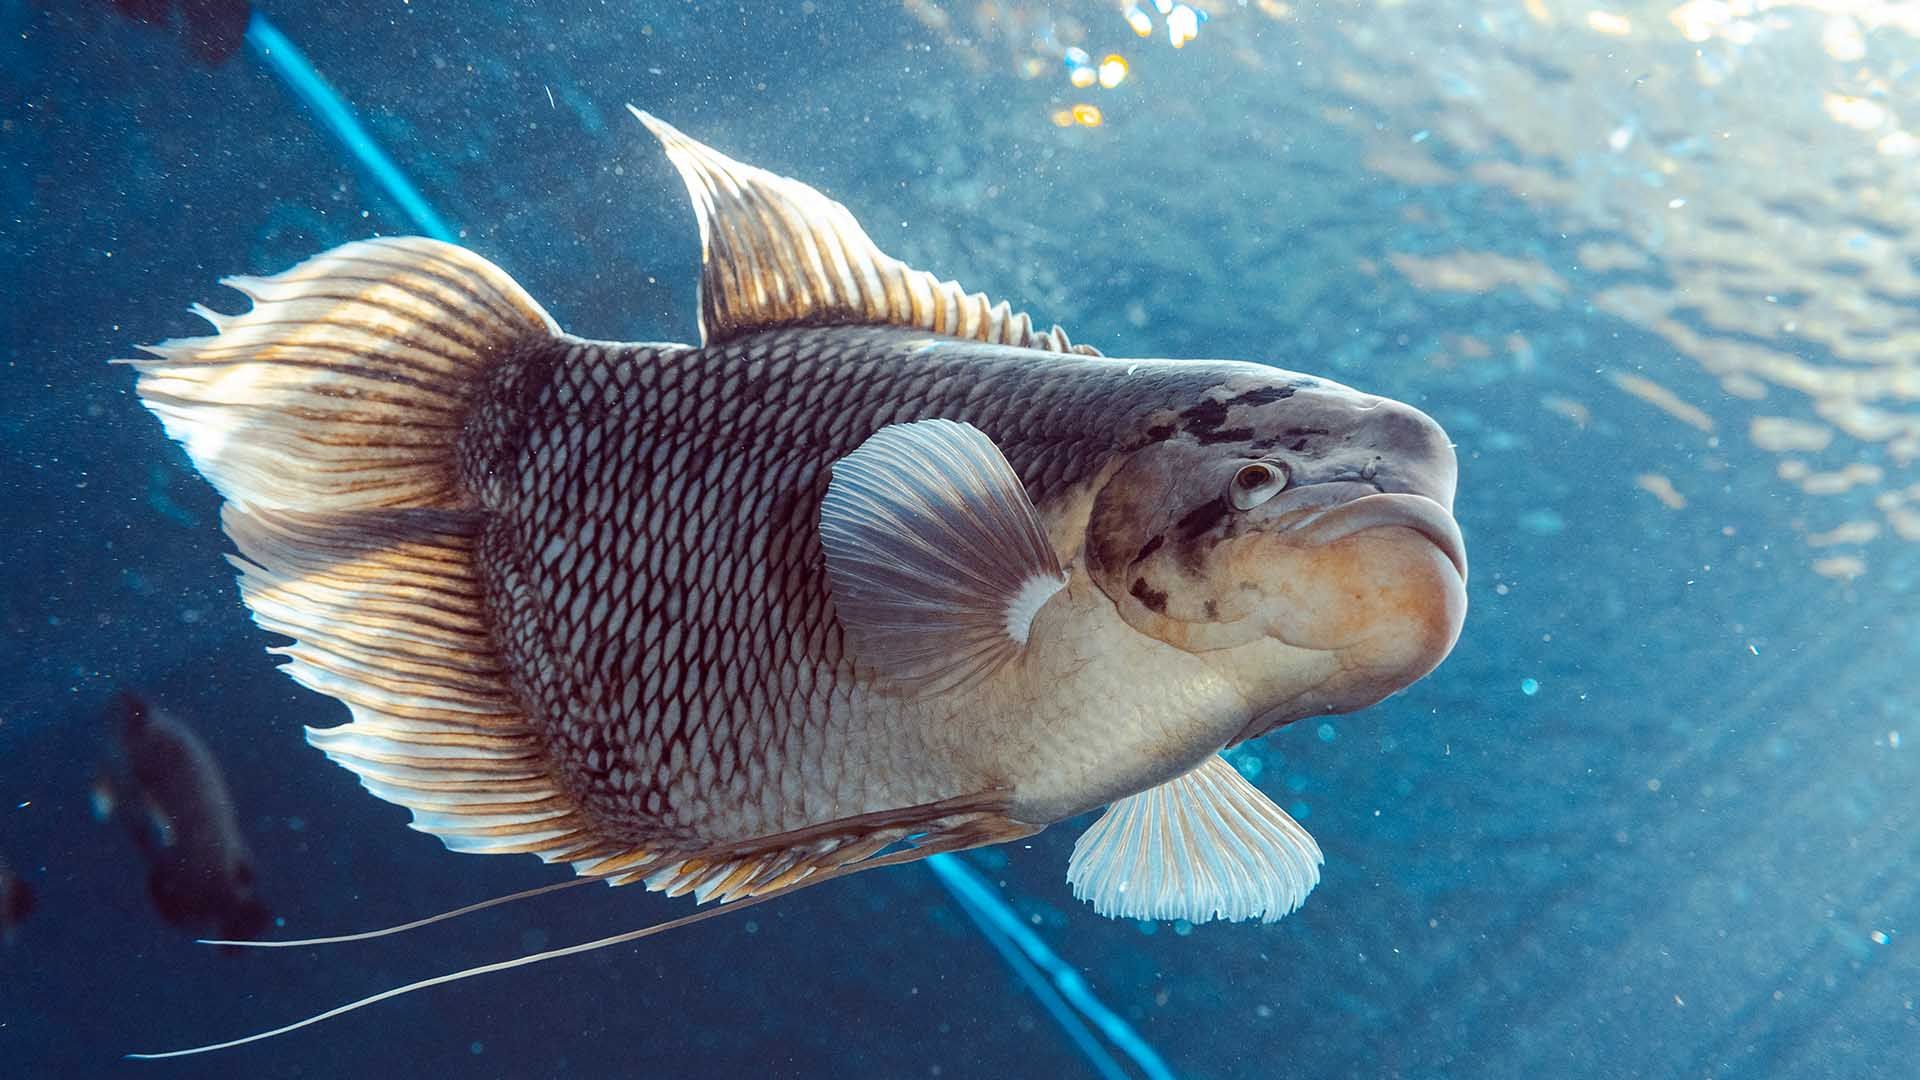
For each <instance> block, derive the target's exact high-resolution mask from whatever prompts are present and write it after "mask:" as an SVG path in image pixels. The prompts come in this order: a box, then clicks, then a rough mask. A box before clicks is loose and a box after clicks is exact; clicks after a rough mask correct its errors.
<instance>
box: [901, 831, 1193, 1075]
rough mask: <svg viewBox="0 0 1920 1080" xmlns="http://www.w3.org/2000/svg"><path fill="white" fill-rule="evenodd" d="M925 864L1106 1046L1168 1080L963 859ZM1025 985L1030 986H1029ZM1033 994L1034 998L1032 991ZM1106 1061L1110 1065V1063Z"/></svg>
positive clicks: (1151, 1055)
mask: <svg viewBox="0 0 1920 1080" xmlns="http://www.w3.org/2000/svg"><path fill="white" fill-rule="evenodd" d="M925 863H926V867H927V869H929V870H931V871H933V873H934V876H936V877H938V878H939V879H940V883H941V884H943V885H945V886H946V887H947V890H948V891H949V892H951V893H953V896H954V899H956V900H958V901H959V902H960V905H961V906H962V907H963V908H965V909H966V910H967V913H968V914H969V915H972V916H973V917H974V920H975V921H976V922H977V923H979V924H980V927H981V929H982V930H986V929H987V928H988V927H991V928H992V929H993V930H995V931H997V932H998V933H999V934H1001V935H1004V936H1005V937H1006V938H1007V940H1009V941H1011V942H1012V943H1013V944H1014V945H1015V946H1017V947H1018V948H1019V950H1020V952H1021V953H1022V954H1024V955H1025V957H1026V959H1027V960H1029V961H1031V962H1032V964H1033V966H1034V967H1037V968H1039V969H1040V970H1042V971H1045V972H1046V973H1047V974H1048V975H1049V976H1050V977H1051V978H1052V980H1053V982H1052V986H1051V987H1050V989H1052V990H1057V991H1058V992H1059V995H1060V996H1061V997H1064V998H1065V999H1066V1000H1068V1001H1070V1002H1072V1003H1073V1007H1074V1008H1076V1009H1078V1010H1080V1014H1081V1015H1082V1016H1085V1017H1086V1018H1087V1019H1088V1020H1090V1021H1092V1022H1093V1025H1094V1026H1095V1027H1097V1028H1099V1029H1100V1033H1101V1034H1102V1035H1105V1036H1106V1037H1107V1041H1108V1042H1110V1043H1112V1044H1113V1045H1114V1046H1115V1047H1116V1048H1118V1049H1119V1051H1120V1052H1121V1053H1123V1054H1125V1055H1127V1057H1129V1058H1131V1059H1132V1060H1133V1063H1134V1064H1135V1065H1137V1066H1139V1068H1140V1071H1141V1072H1142V1073H1144V1074H1145V1075H1146V1076H1148V1077H1149V1078H1150V1080H1173V1070H1172V1069H1169V1068H1168V1067H1167V1063H1166V1061H1164V1060H1163V1059H1162V1058H1161V1057H1160V1055H1159V1054H1158V1053H1157V1052H1155V1051H1154V1049H1153V1047H1152V1046H1150V1045H1148V1044H1147V1041H1146V1040H1145V1039H1143V1038H1141V1037H1140V1034H1139V1033H1138V1032H1136V1031H1134V1030H1133V1027H1132V1026H1131V1025H1129V1024H1128V1023H1127V1022H1126V1021H1125V1020H1122V1019H1121V1018H1120V1017H1119V1015H1118V1014H1116V1013H1115V1012H1114V1011H1113V1010H1111V1009H1109V1008H1107V1006H1106V1005H1105V1004H1104V1003H1103V1002H1101V1000H1100V999H1099V998H1098V997H1096V996H1095V995H1094V992H1093V988H1092V987H1090V986H1088V985H1087V981H1086V980H1085V979H1083V978H1081V977H1080V973H1079V972H1078V971H1075V970H1074V969H1073V967H1072V965H1070V964H1068V963H1067V962H1066V961H1065V960H1062V959H1060V956H1059V954H1057V953H1055V952H1054V951H1053V950H1052V949H1050V948H1048V947H1047V943H1046V942H1044V941H1042V940H1040V935H1039V934H1036V933H1034V932H1033V930H1032V928H1030V927H1029V926H1027V924H1026V923H1024V922H1021V921H1020V916H1018V915H1016V914H1014V911H1013V909H1012V908H1010V907H1008V906H1007V902H1006V900H1005V899H1003V898H1002V897H1001V896H1000V894H999V893H998V892H997V891H995V890H994V888H993V887H992V886H990V885H988V884H987V883H986V882H985V881H984V880H982V879H981V877H980V875H979V874H978V873H977V872H976V871H975V870H974V869H973V867H971V866H968V865H967V863H966V862H965V860H963V859H960V858H959V857H957V856H953V855H931V856H928V857H927V859H926V860H925ZM987 937H988V940H991V941H995V945H996V947H998V941H997V940H996V939H995V936H994V934H992V933H989V934H988V935H987ZM1003 955H1004V952H1003ZM1015 970H1016V971H1019V972H1020V973H1021V974H1022V977H1025V975H1026V971H1025V970H1023V969H1021V968H1019V967H1017V966H1016V968H1015ZM1029 985H1033V984H1032V983H1031V982H1029ZM1035 993H1036V994H1037V993H1039V990H1038V988H1037V987H1036V989H1035ZM1041 1000H1042V1001H1043V1002H1044V1001H1045V1000H1046V998H1045V997H1044V996H1043V997H1042V998H1041ZM1082 1030H1084V1029H1082ZM1068 1033H1069V1034H1072V1029H1069V1030H1068ZM1076 1041H1077V1039H1076ZM1107 1060H1108V1061H1109V1062H1111V1061H1112V1059H1111V1058H1108V1059H1107ZM1094 1064H1095V1066H1096V1067H1098V1066H1099V1064H1100V1063H1099V1061H1098V1060H1096V1061H1095V1062H1094ZM1103 1072H1104V1070H1103Z"/></svg>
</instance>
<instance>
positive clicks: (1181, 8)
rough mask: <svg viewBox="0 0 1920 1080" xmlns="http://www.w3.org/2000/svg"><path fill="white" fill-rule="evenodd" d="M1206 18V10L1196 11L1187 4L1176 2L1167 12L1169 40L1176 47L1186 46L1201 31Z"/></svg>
mask: <svg viewBox="0 0 1920 1080" xmlns="http://www.w3.org/2000/svg"><path fill="white" fill-rule="evenodd" d="M1205 18H1206V13H1205V12H1200V11H1195V10H1194V9H1193V8H1190V7H1188V6H1187V5H1185V4H1175V5H1174V6H1173V10H1172V11H1170V12H1168V13H1167V40H1168V41H1170V42H1172V43H1173V47H1174V48H1176V49H1180V48H1185V47H1186V44H1187V42H1189V41H1192V40H1193V39H1194V38H1195V37H1197V36H1198V35H1199V33H1200V23H1201V21H1202V20H1204V19H1205Z"/></svg>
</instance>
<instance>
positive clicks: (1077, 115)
mask: <svg viewBox="0 0 1920 1080" xmlns="http://www.w3.org/2000/svg"><path fill="white" fill-rule="evenodd" d="M1073 122H1074V123H1076V124H1079V125H1080V126H1081V127H1099V126H1100V125H1101V124H1104V123H1106V117H1104V116H1102V115H1100V106H1098V105H1087V104H1080V105H1075V106H1074V107H1073Z"/></svg>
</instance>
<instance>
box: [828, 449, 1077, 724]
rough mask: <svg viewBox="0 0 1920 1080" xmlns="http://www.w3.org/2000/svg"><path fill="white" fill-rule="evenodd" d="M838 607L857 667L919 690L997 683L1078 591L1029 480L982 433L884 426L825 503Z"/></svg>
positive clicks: (842, 463) (844, 470)
mask: <svg viewBox="0 0 1920 1080" xmlns="http://www.w3.org/2000/svg"><path fill="white" fill-rule="evenodd" d="M820 543H821V546H822V548H823V549H824V550H825V553H826V560H827V579H828V582H829V584H830V586H831V588H832V590H833V602H834V607H835V609H836V610H837V611H838V612H839V615H840V623H841V625H842V627H843V628H844V629H845V630H846V635H847V640H848V644H849V646H850V648H851V649H852V651H853V655H854V657H855V659H856V660H857V661H859V662H861V663H863V664H865V665H867V666H869V667H872V668H874V669H875V670H878V671H879V672H881V673H882V674H884V675H886V676H887V677H889V678H891V679H894V680H896V681H899V682H903V683H906V684H909V685H911V686H914V687H915V688H917V689H931V688H934V687H943V688H944V687H952V686H957V685H962V684H964V683H967V682H970V681H972V680H974V679H977V678H980V677H982V676H985V675H988V674H991V673H992V672H993V671H995V670H997V669H998V668H999V667H1000V666H1001V665H1003V664H1005V663H1007V662H1008V661H1009V660H1011V659H1013V658H1014V657H1015V656H1018V655H1019V654H1020V651H1021V650H1022V649H1023V648H1025V646H1026V644H1027V632H1028V629H1029V628H1030V627H1031V626H1032V624H1033V618H1034V616H1035V615H1036V614H1037V613H1038V612H1039V611H1040V608H1041V607H1042V606H1043V605H1045V604H1046V602H1047V600H1048V598H1050V597H1052V596H1053V595H1054V594H1055V593H1057V592H1059V591H1060V589H1061V588H1063V587H1064V586H1065V585H1066V583H1067V575H1066V574H1065V573H1064V572H1063V571H1062V570H1061V569H1060V563H1059V560H1058V559H1057V558H1056V557H1055V555H1054V553H1053V548H1052V546H1051V545H1050V544H1049V543H1048V542H1047V537H1046V533H1045V532H1044V531H1043V530H1042V529H1041V527H1040V519H1039V517H1038V516H1037V515H1036V514H1035V513H1034V509H1033V504H1032V503H1031V502H1029V501H1028V499H1027V493H1026V489H1025V488H1023V487H1022V486H1021V484H1020V478H1019V476H1018V475H1016V474H1015V473H1014V471H1013V467H1012V466H1011V465H1009V464H1007V459H1006V458H1005V457H1004V456H1002V455H1001V453H1000V449H999V448H998V447H996V446H995V445H994V444H993V440H992V439H989V438H987V436H986V435H984V434H982V433H981V432H980V431H979V429H977V428H975V427H972V426H971V425H968V424H962V423H956V422H954V421H951V420H921V421H917V422H914V423H910V424H894V425H892V426H891V427H886V428H882V429H881V430H880V431H879V432H878V433H876V434H875V435H874V436H873V437H872V438H869V439H868V440H867V441H866V442H864V443H862V444H861V445H860V448H859V449H858V450H855V451H854V452H853V453H851V454H848V455H847V456H846V457H844V458H842V459H840V460H839V461H838V462H836V463H835V464H834V466H833V480H832V482H831V483H830V484H829V485H828V486H827V494H826V498H825V499H824V500H823V501H822V502H821V504H820Z"/></svg>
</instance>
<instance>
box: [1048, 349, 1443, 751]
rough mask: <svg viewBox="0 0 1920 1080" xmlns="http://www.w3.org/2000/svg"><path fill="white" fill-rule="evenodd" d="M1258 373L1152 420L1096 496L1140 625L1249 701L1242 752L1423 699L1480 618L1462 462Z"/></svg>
mask: <svg viewBox="0 0 1920 1080" xmlns="http://www.w3.org/2000/svg"><path fill="white" fill-rule="evenodd" d="M1256 370H1257V371H1258V373H1257V374H1256V373H1252V372H1249V373H1246V374H1241V375H1236V376H1234V377H1230V378H1227V379H1224V380H1223V381H1222V382H1221V383H1220V384H1219V385H1216V386H1214V387H1212V388H1211V389H1210V390H1208V391H1207V392H1206V393H1205V395H1204V396H1203V397H1202V399H1201V400H1200V401H1198V402H1197V403H1195V404H1192V405H1189V406H1186V407H1184V408H1177V409H1169V410H1165V411H1163V412H1161V413H1157V414H1156V415H1155V416H1153V417H1152V418H1151V420H1150V422H1149V425H1148V427H1147V431H1148V432H1149V438H1148V439H1147V440H1146V441H1145V443H1144V445H1142V446H1141V447H1140V448H1139V449H1137V450H1135V451H1133V452H1132V453H1131V454H1130V455H1129V456H1128V457H1127V459H1126V460H1125V461H1124V463H1123V464H1121V465H1120V466H1119V467H1118V468H1117V469H1116V470H1115V471H1114V472H1113V473H1111V475H1110V476H1109V478H1108V479H1107V481H1106V483H1105V484H1104V485H1103V486H1102V488H1101V489H1100V492H1099V494H1098V495H1097V496H1096V497H1095V500H1094V504H1093V509H1092V512H1091V515H1090V517H1089V519H1088V533H1087V543H1086V558H1087V564H1088V571H1089V573H1090V574H1091V576H1092V578H1093V580H1094V581H1095V582H1096V583H1097V584H1098V585H1099V587H1100V588H1101V590H1102V591H1103V592H1105V593H1106V595H1107V596H1108V597H1109V598H1110V599H1111V600H1112V601H1113V603H1114V604H1115V606H1116V607H1117V609H1118V611H1119V613H1120V615H1121V617H1122V618H1123V619H1124V620H1125V621H1126V622H1127V623H1128V624H1129V625H1130V626H1132V627H1133V628H1134V629H1135V630H1137V631H1139V632H1141V633H1144V634H1147V635H1149V636H1151V637H1154V638H1156V639H1159V640H1160V641H1162V642H1165V643H1167V644H1169V645H1172V646H1175V647H1177V648H1180V649H1183V650H1186V651H1188V652H1190V653H1194V654H1197V655H1199V656H1200V657H1202V658H1203V659H1205V660H1206V661H1207V662H1208V664H1209V665H1210V666H1212V667H1213V668H1214V669H1216V670H1217V671H1218V672H1219V674H1221V675H1223V676H1224V677H1226V678H1227V679H1228V680H1229V681H1230V682H1231V683H1232V684H1233V685H1234V686H1236V687H1237V688H1238V689H1239V690H1240V692H1241V694H1242V695H1243V696H1244V697H1245V698H1246V700H1247V703H1248V706H1249V715H1250V716H1251V717H1252V720H1251V721H1250V722H1249V723H1248V725H1247V728H1246V730H1244V731H1243V732H1242V734H1241V735H1240V738H1241V739H1244V738H1250V737H1253V736H1255V735H1259V734H1263V733H1265V732H1266V731H1269V730H1272V729H1273V728H1275V727H1278V726H1280V725H1282V724H1285V723H1288V722H1291V721H1293V720H1297V719H1300V718H1302V717H1304V716H1311V715H1319V714H1324V713H1333V712H1349V711H1352V710H1354V709H1359V708H1364V707H1366V706H1368V705H1371V704H1373V703H1375V702H1377V701H1379V700H1381V699H1382V698H1384V697H1386V696H1387V695H1389V694H1391V693H1393V692H1394V691H1396V690H1399V689H1401V688H1403V687H1405V686H1407V685H1408V684H1410V683H1412V682H1413V681H1415V680H1416V679H1419V678H1420V677H1421V676H1423V675H1425V674H1426V673H1427V672H1429V671H1431V670H1433V668H1434V667H1435V666H1437V665H1438V664H1439V663H1440V661H1441V660H1442V659H1444V658H1445V657H1446V655H1447V653H1448V652H1449V651H1450V650H1451V649H1452V648H1453V644H1454V642H1455V640H1456V639H1457V638H1458V637H1459V633H1460V628H1461V623H1462V622H1463V620H1464V619H1465V616H1466V578H1467V560H1466V548H1465V543H1464V541H1463V540H1462V538H1461V535H1460V529H1459V526H1458V525H1457V524H1456V523H1455V521H1454V519H1453V512H1452V511H1453V497H1454V487H1455V481H1456V474H1457V463H1456V460H1455V456H1454V451H1453V447H1452V444H1451V443H1450V442H1449V440H1448V438H1447V435H1446V433H1445V432H1444V431H1443V430H1442V429H1441V428H1440V425H1439V424H1437V423H1435V422H1434V421H1433V419H1432V418H1430V417H1428V416H1427V415H1426V414H1425V413H1423V412H1421V411H1420V410H1418V409H1416V408H1413V407H1412V406H1409V405H1405V404H1402V403H1401V402H1398V401H1393V400H1391V399H1388V398H1382V397H1376V396H1374V395H1371V394H1364V393H1361V392H1359V391H1356V390H1352V389H1350V388H1348V387H1345V386H1341V385H1339V384H1337V383H1331V382H1325V381H1321V380H1316V379H1311V378H1306V377H1302V376H1290V375H1287V374H1286V373H1281V372H1275V371H1272V370H1271V369H1256ZM1235 741H1238V740H1235Z"/></svg>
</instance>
